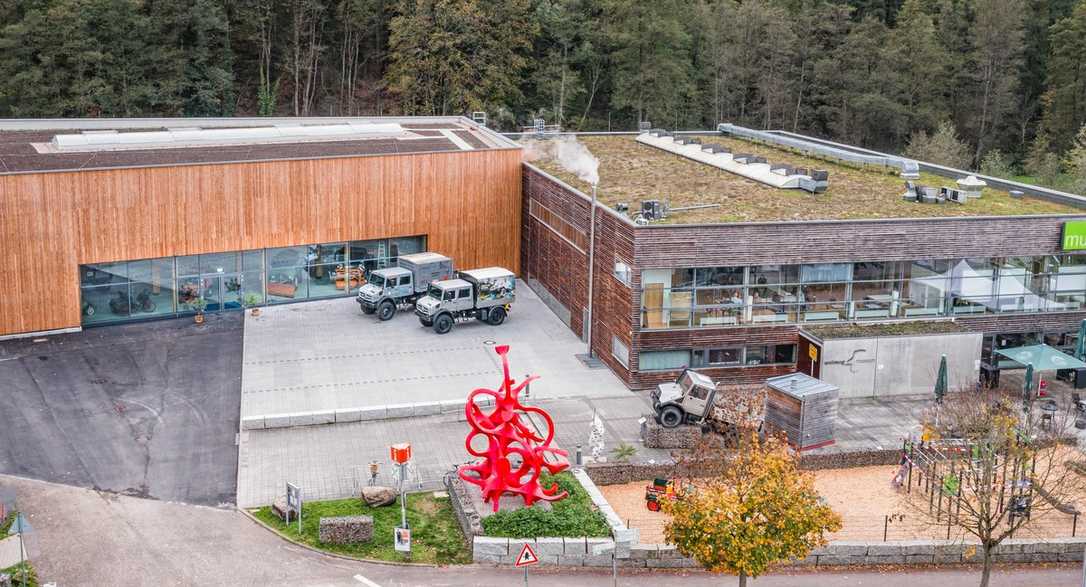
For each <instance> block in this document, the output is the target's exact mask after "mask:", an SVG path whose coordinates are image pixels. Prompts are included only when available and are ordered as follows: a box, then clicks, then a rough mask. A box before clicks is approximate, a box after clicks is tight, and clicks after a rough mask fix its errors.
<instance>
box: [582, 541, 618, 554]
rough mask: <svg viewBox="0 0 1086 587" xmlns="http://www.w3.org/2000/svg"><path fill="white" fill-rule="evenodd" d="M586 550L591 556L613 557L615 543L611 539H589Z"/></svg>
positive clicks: (586, 542)
mask: <svg viewBox="0 0 1086 587" xmlns="http://www.w3.org/2000/svg"><path fill="white" fill-rule="evenodd" d="M585 548H586V551H587V553H588V554H589V555H598V554H606V555H607V556H611V553H612V552H614V551H615V541H614V540H611V539H610V538H587V539H585Z"/></svg>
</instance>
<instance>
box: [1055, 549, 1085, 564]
mask: <svg viewBox="0 0 1086 587" xmlns="http://www.w3.org/2000/svg"><path fill="white" fill-rule="evenodd" d="M1057 556H1058V557H1059V561H1060V562H1061V563H1062V562H1082V551H1081V550H1080V551H1078V552H1061V553H1060V554H1058V555H1057Z"/></svg>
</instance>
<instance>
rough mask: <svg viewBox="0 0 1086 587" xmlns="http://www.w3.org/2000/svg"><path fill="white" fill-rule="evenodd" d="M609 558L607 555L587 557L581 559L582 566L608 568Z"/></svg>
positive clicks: (609, 564)
mask: <svg viewBox="0 0 1086 587" xmlns="http://www.w3.org/2000/svg"><path fill="white" fill-rule="evenodd" d="M611 558H612V557H611V555H609V554H595V555H587V556H585V557H584V558H583V559H582V564H583V565H584V566H586V567H610V566H611Z"/></svg>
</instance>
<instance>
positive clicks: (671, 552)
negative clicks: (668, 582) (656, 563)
mask: <svg viewBox="0 0 1086 587" xmlns="http://www.w3.org/2000/svg"><path fill="white" fill-rule="evenodd" d="M681 557H682V555H681V554H679V549H677V548H675V546H674V545H671V544H657V545H656V557H655V558H681Z"/></svg>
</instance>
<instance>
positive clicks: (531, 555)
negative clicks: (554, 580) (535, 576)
mask: <svg viewBox="0 0 1086 587" xmlns="http://www.w3.org/2000/svg"><path fill="white" fill-rule="evenodd" d="M538 564H539V557H538V556H536V555H535V551H534V550H532V545H530V544H528V543H525V544H524V548H522V549H520V554H518V555H517V560H516V562H515V563H513V566H514V567H524V585H525V587H527V585H528V567H530V566H532V565H538Z"/></svg>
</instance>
